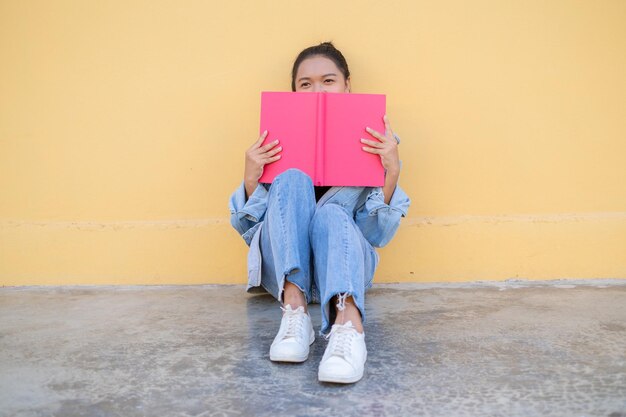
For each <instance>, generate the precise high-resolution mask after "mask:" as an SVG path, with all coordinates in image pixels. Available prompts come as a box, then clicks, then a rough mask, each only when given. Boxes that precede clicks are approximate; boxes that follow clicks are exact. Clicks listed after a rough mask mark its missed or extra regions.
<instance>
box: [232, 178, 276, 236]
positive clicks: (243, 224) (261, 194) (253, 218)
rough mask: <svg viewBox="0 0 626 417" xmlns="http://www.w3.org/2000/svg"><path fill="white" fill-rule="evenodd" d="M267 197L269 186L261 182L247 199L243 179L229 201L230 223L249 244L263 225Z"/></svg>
mask: <svg viewBox="0 0 626 417" xmlns="http://www.w3.org/2000/svg"><path fill="white" fill-rule="evenodd" d="M267 197H268V191H267V188H265V186H264V185H263V184H259V185H257V187H256V189H255V190H254V192H253V193H252V195H251V196H250V198H248V200H247V201H246V189H245V186H244V183H243V181H242V182H241V184H240V185H239V187H238V188H237V190H235V192H234V193H233V194H232V195H231V196H230V200H229V201H228V208H229V209H230V224H231V225H232V226H233V227H234V228H235V229H236V230H237V232H239V234H240V235H241V236H242V237H243V239H244V240H245V241H246V243H247V244H248V245H250V242H251V241H252V237H253V236H254V233H255V232H256V230H257V229H258V228H259V227H260V226H261V223H262V222H263V218H264V217H265V210H266V209H267Z"/></svg>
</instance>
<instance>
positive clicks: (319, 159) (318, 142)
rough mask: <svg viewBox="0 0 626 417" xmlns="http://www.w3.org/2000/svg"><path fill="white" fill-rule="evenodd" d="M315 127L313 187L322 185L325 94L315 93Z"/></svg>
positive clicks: (324, 141) (324, 140)
mask: <svg viewBox="0 0 626 417" xmlns="http://www.w3.org/2000/svg"><path fill="white" fill-rule="evenodd" d="M316 121H317V126H316V129H315V132H316V133H315V179H314V181H313V185H324V159H325V154H324V152H325V144H326V94H325V93H317V117H316Z"/></svg>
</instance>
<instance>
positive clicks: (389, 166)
mask: <svg viewBox="0 0 626 417" xmlns="http://www.w3.org/2000/svg"><path fill="white" fill-rule="evenodd" d="M383 121H384V122H385V134H384V135H381V134H380V133H379V132H377V131H375V130H374V129H370V128H369V127H367V128H365V130H367V133H369V134H370V135H372V136H374V137H375V138H376V139H378V140H369V139H361V142H362V143H364V144H365V145H368V146H364V147H363V150H364V151H365V152H369V153H373V154H376V155H380V162H381V163H382V164H383V167H384V168H385V185H384V186H383V195H384V196H385V204H389V202H390V201H391V196H392V195H393V192H394V191H395V190H396V185H397V184H398V177H399V176H400V156H399V155H398V142H397V141H396V138H395V137H394V135H393V130H391V125H390V124H389V118H388V117H387V115H385V116H384V117H383Z"/></svg>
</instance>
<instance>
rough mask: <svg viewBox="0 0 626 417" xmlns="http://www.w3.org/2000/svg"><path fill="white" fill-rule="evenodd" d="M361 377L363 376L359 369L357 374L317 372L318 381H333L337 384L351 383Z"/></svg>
mask: <svg viewBox="0 0 626 417" xmlns="http://www.w3.org/2000/svg"><path fill="white" fill-rule="evenodd" d="M361 378H363V371H361V372H360V373H359V374H356V375H350V376H341V375H324V374H319V373H318V375H317V379H318V380H320V382H335V383H337V384H352V383H354V382H357V381H360V380H361Z"/></svg>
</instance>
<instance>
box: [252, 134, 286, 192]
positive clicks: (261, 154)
mask: <svg viewBox="0 0 626 417" xmlns="http://www.w3.org/2000/svg"><path fill="white" fill-rule="evenodd" d="M266 137H267V130H266V131H265V132H263V134H262V135H261V136H260V137H259V139H258V140H257V141H256V142H255V143H254V144H253V145H252V146H251V147H250V148H249V149H248V150H247V151H246V165H245V170H244V174H243V181H244V185H245V187H246V197H250V196H251V195H252V193H253V192H254V190H255V189H256V187H257V185H258V184H259V178H261V175H263V167H264V166H265V165H267V164H271V163H272V162H274V161H278V160H279V159H280V154H279V152H280V151H282V150H283V147H282V146H278V147H276V145H278V140H275V141H273V142H270V143H268V144H266V145H264V146H261V144H262V143H263V141H264V140H265V138H266Z"/></svg>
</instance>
